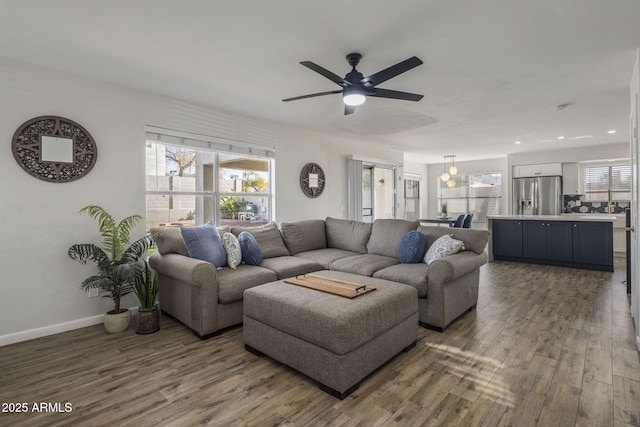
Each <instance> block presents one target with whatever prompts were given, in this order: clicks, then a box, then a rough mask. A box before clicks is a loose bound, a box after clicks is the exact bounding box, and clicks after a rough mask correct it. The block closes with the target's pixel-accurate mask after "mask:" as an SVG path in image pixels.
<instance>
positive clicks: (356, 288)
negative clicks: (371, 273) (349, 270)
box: [284, 274, 377, 298]
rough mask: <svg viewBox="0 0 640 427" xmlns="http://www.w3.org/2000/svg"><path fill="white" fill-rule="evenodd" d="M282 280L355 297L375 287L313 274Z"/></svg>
mask: <svg viewBox="0 0 640 427" xmlns="http://www.w3.org/2000/svg"><path fill="white" fill-rule="evenodd" d="M284 282H285V283H289V284H291V285H297V286H303V287H305V288H310V289H315V290H317V291H322V292H326V293H329V294H334V295H339V296H341V297H345V298H355V297H358V296H360V295H364V294H366V293H367V292H371V291H375V290H376V289H377V288H376V287H375V286H371V285H369V286H367V285H363V284H361V283H354V282H349V281H346V280H339V279H333V278H331V277H322V276H316V275H314V274H304V275H302V276H296V277H295V278H290V279H285V280H284Z"/></svg>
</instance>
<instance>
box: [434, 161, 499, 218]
mask: <svg viewBox="0 0 640 427" xmlns="http://www.w3.org/2000/svg"><path fill="white" fill-rule="evenodd" d="M478 175H500V191H499V192H498V194H499V195H498V196H495V197H491V196H481V197H472V196H470V192H471V186H470V185H469V178H470V177H471V176H478ZM503 175H504V174H503V173H502V172H501V171H489V172H469V173H463V174H457V175H455V176H454V177H452V179H454V180H455V181H459V180H460V178H463V179H464V180H463V182H464V184H463V185H464V188H465V195H464V196H463V197H443V195H442V190H443V189H448V188H449V187H447V183H446V182H444V181H442V180H441V179H440V177H438V178H436V179H437V180H438V198H437V200H438V211H439V210H440V206H442V203H443V202H445V201H448V200H464V205H465V212H463V213H465V214H468V213H471V209H470V206H471V200H481V199H495V200H496V206H497V207H498V212H496V213H492V214H491V215H500V214H501V213H502V193H503V188H502V179H503ZM448 211H449V213H451V208H449V210H448ZM474 214H475V212H474ZM472 222H474V223H477V222H484V221H479V218H478V216H477V215H474V216H473V220H472Z"/></svg>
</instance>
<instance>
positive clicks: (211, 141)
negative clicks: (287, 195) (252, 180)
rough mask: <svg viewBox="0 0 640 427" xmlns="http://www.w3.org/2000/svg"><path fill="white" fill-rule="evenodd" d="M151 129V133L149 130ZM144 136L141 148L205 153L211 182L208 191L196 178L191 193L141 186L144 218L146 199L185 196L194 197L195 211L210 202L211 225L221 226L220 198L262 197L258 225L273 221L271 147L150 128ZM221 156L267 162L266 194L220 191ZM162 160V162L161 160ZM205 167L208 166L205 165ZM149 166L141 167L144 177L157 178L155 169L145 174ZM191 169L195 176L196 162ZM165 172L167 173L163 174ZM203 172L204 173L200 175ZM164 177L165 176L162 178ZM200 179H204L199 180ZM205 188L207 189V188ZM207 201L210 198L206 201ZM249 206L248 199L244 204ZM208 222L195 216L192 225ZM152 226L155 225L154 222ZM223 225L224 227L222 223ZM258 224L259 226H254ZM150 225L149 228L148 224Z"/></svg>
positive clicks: (263, 192) (272, 158)
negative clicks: (208, 156)
mask: <svg viewBox="0 0 640 427" xmlns="http://www.w3.org/2000/svg"><path fill="white" fill-rule="evenodd" d="M150 129H151V130H150ZM145 130H146V137H145V146H146V147H148V146H149V143H156V144H162V145H164V146H169V147H186V148H189V149H193V150H195V151H196V153H197V152H208V153H211V159H210V160H211V161H212V163H211V167H212V171H211V173H212V177H211V178H212V182H211V183H210V184H211V186H212V187H213V188H212V189H211V188H207V189H205V188H201V189H197V188H198V181H197V179H198V178H197V177H196V184H195V189H194V190H193V191H190V190H189V191H175V190H160V189H159V186H158V185H156V187H155V189H150V188H149V186H148V185H149V182H148V181H147V183H146V184H145V198H146V200H147V207H146V209H145V211H146V212H147V216H148V215H149V206H148V201H149V196H188V197H194V199H195V201H194V203H195V206H196V208H195V209H196V210H195V211H194V213H195V212H197V209H198V207H197V206H198V204H199V203H204V204H206V203H212V208H213V213H212V215H213V219H212V220H213V222H214V223H215V224H216V225H217V226H219V225H221V220H222V219H223V218H222V210H221V198H222V197H229V196H234V197H243V198H249V199H252V198H256V197H260V198H264V199H266V203H265V205H266V208H267V212H266V218H263V219H262V222H261V224H262V223H264V221H267V222H270V221H274V218H275V211H274V205H275V203H274V193H275V192H274V176H275V172H274V169H275V148H274V147H267V146H261V145H256V144H248V143H244V142H240V141H231V140H225V139H221V138H216V137H207V136H203V135H196V134H189V133H186V132H178V131H172V130H165V129H161V128H151V127H146V128H145ZM221 155H231V156H239V157H243V158H259V159H263V160H267V162H268V172H267V173H268V187H267V190H266V191H260V192H248V191H246V192H245V191H241V192H238V191H233V192H230V191H223V190H222V189H221V187H220V181H221V180H220V171H221V170H222V169H225V168H224V167H223V168H221V167H220V164H221V161H220V157H221ZM165 161H166V160H165ZM145 162H148V158H147V155H146V154H145ZM155 162H156V165H157V164H158V159H157V158H156V159H155ZM207 165H209V163H208V164H207ZM148 167H149V164H148V163H147V164H146V166H145V176H147V177H149V176H155V177H160V176H161V175H158V174H157V170H156V173H155V174H152V175H150V174H149V173H148V172H149V169H148ZM192 167H196V174H197V160H196V164H195V165H194V166H192ZM165 173H167V172H165ZM202 173H204V171H203V172H202ZM165 176H168V175H165ZM202 180H204V177H203V178H202ZM207 187H208V186H207ZM198 198H202V201H199V200H198ZM207 199H211V200H209V201H207ZM248 203H251V200H249V201H248ZM202 209H203V212H204V211H205V210H206V209H208V208H206V207H204V205H203V207H202ZM205 220H207V221H208V218H202V219H198V218H197V217H196V220H195V225H200V223H204V222H206V221H205ZM246 222H247V224H243V226H252V224H251V221H246ZM154 224H155V223H154ZM223 225H224V224H223ZM256 225H259V224H256ZM152 226H153V225H152ZM147 228H149V221H148V220H147Z"/></svg>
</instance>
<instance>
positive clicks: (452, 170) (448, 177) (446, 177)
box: [440, 154, 458, 187]
mask: <svg viewBox="0 0 640 427" xmlns="http://www.w3.org/2000/svg"><path fill="white" fill-rule="evenodd" d="M455 158H456V156H455V155H454V154H449V155H447V156H444V172H442V175H440V179H441V180H442V182H446V183H447V185H448V186H449V187H453V186H454V185H455V182H454V181H453V180H452V179H451V177H453V176H454V175H456V174H457V173H458V168H457V167H456V165H455ZM448 160H450V161H451V167H449V170H448V171H447V163H448ZM449 181H452V182H453V185H451V184H450V183H449Z"/></svg>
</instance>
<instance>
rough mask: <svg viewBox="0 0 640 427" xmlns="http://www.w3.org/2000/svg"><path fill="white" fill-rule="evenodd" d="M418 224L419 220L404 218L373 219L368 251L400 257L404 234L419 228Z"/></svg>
mask: <svg viewBox="0 0 640 427" xmlns="http://www.w3.org/2000/svg"><path fill="white" fill-rule="evenodd" d="M418 224H419V223H418V221H407V220H404V219H376V220H375V221H373V227H372V229H371V237H370V238H369V242H368V243H367V252H368V253H370V254H376V255H385V256H390V257H393V258H398V246H399V245H400V240H402V236H404V235H405V234H406V233H408V232H409V231H413V230H415V229H416V228H418Z"/></svg>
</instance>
